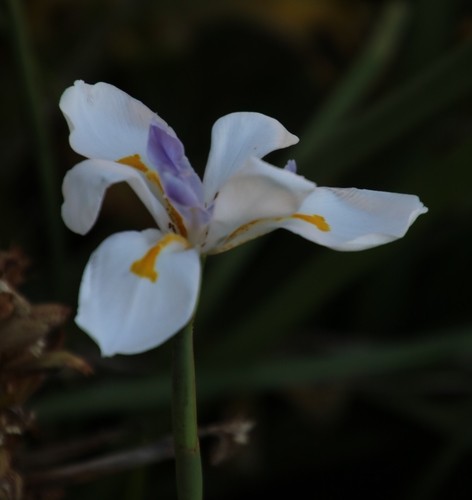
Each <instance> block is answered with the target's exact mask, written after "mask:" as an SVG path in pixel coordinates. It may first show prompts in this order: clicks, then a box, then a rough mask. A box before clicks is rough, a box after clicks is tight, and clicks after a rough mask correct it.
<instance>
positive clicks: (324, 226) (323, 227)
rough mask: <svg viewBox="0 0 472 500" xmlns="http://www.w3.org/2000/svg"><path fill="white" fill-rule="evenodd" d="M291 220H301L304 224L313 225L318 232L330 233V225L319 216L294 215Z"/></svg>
mask: <svg viewBox="0 0 472 500" xmlns="http://www.w3.org/2000/svg"><path fill="white" fill-rule="evenodd" d="M292 219H300V220H303V221H305V222H308V223H309V224H313V225H314V226H316V227H317V228H318V229H319V230H320V231H325V232H326V231H331V227H330V225H329V224H328V223H327V222H326V219H325V218H324V217H322V216H321V215H317V214H313V215H307V214H294V215H292Z"/></svg>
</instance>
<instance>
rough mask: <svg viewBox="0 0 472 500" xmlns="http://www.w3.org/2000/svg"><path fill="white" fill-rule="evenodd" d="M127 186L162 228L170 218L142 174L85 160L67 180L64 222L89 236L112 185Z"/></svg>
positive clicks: (64, 186) (65, 185)
mask: <svg viewBox="0 0 472 500" xmlns="http://www.w3.org/2000/svg"><path fill="white" fill-rule="evenodd" d="M118 182H127V183H128V184H129V185H130V186H131V188H132V189H133V190H134V191H135V193H136V194H137V195H138V197H139V198H140V199H141V201H142V202H143V203H144V205H145V206H146V208H147V209H148V210H149V212H150V213H151V215H152V216H153V217H154V219H155V220H156V222H157V224H158V225H159V227H161V228H167V224H168V223H169V216H168V215H167V212H166V211H165V209H164V207H163V206H162V205H161V204H160V203H159V201H158V199H157V198H156V196H155V195H154V194H153V192H152V191H151V189H150V187H149V183H147V182H146V181H145V180H144V178H143V176H142V175H141V173H140V172H138V171H137V170H135V169H133V168H131V167H128V166H126V165H121V164H118V163H114V162H111V161H107V160H85V161H83V162H81V163H79V164H78V165H76V166H75V167H74V168H72V169H71V170H69V171H68V172H67V174H66V176H65V177H64V182H63V184H62V192H63V195H64V203H63V205H62V218H63V219H64V222H65V224H66V225H67V227H68V228H69V229H71V230H72V231H74V232H76V233H79V234H85V233H86V232H87V231H89V230H90V228H91V227H92V226H93V225H94V224H95V221H96V219H97V217H98V213H99V211H100V207H101V205H102V200H103V197H104V195H105V191H106V190H107V188H108V187H109V186H111V185H112V184H116V183H118Z"/></svg>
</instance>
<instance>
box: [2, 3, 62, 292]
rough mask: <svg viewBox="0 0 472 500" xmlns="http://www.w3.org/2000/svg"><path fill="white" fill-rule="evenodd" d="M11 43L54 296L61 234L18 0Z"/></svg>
mask: <svg viewBox="0 0 472 500" xmlns="http://www.w3.org/2000/svg"><path fill="white" fill-rule="evenodd" d="M7 6H8V14H9V21H10V28H11V40H12V45H13V47H14V50H15V52H16V60H17V64H18V70H19V72H20V75H21V80H22V83H23V87H24V100H25V104H26V107H27V111H28V112H29V115H30V116H29V120H30V124H31V129H32V135H33V140H34V142H35V150H36V155H37V166H38V176H39V185H40V189H41V194H42V203H43V212H44V217H45V220H46V221H47V231H48V239H49V245H50V252H51V268H52V274H53V283H54V285H55V288H56V292H60V289H61V285H62V283H61V281H62V276H63V260H64V251H63V231H62V224H61V221H60V217H59V213H60V211H59V207H60V203H59V197H58V195H59V190H58V189H57V185H56V180H55V179H56V176H55V172H54V168H53V161H52V153H51V149H50V145H49V140H48V133H47V126H45V120H44V116H43V113H42V99H41V95H40V93H39V91H38V89H39V84H38V78H37V71H36V68H35V62H34V58H33V53H32V51H31V48H30V45H29V43H28V36H27V33H26V27H25V22H24V15H23V12H22V9H21V5H20V2H19V0H8V1H7Z"/></svg>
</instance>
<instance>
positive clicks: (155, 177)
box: [146, 170, 164, 194]
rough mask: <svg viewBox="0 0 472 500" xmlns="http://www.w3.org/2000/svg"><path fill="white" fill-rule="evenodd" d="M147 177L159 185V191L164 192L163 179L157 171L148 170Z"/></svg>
mask: <svg viewBox="0 0 472 500" xmlns="http://www.w3.org/2000/svg"><path fill="white" fill-rule="evenodd" d="M146 179H147V180H148V181H149V182H152V183H153V184H155V185H156V186H157V189H159V192H160V193H162V194H164V189H163V187H162V184H161V179H159V176H158V175H157V173H156V172H154V170H146Z"/></svg>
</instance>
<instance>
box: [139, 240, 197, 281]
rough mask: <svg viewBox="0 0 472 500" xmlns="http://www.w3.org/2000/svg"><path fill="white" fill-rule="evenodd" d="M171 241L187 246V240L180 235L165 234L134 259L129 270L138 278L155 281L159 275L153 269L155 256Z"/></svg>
mask: <svg viewBox="0 0 472 500" xmlns="http://www.w3.org/2000/svg"><path fill="white" fill-rule="evenodd" d="M172 243H180V244H181V245H183V246H184V248H188V247H189V244H188V241H187V240H186V239H185V238H183V237H182V236H179V235H178V234H173V233H171V234H166V235H165V236H164V237H163V238H162V239H161V240H160V241H159V243H157V244H156V245H154V246H153V247H151V248H150V249H149V250H148V251H147V252H146V254H145V255H144V257H142V258H141V259H139V260H136V261H134V262H133V263H132V264H131V267H130V271H131V272H132V273H134V274H136V275H137V276H139V277H140V278H145V279H148V280H149V281H152V282H153V283H155V282H156V281H157V278H158V277H159V274H158V273H157V271H156V269H155V267H156V260H157V257H158V256H159V254H160V253H161V252H162V250H164V248H166V247H168V246H169V245H171V244H172Z"/></svg>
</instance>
